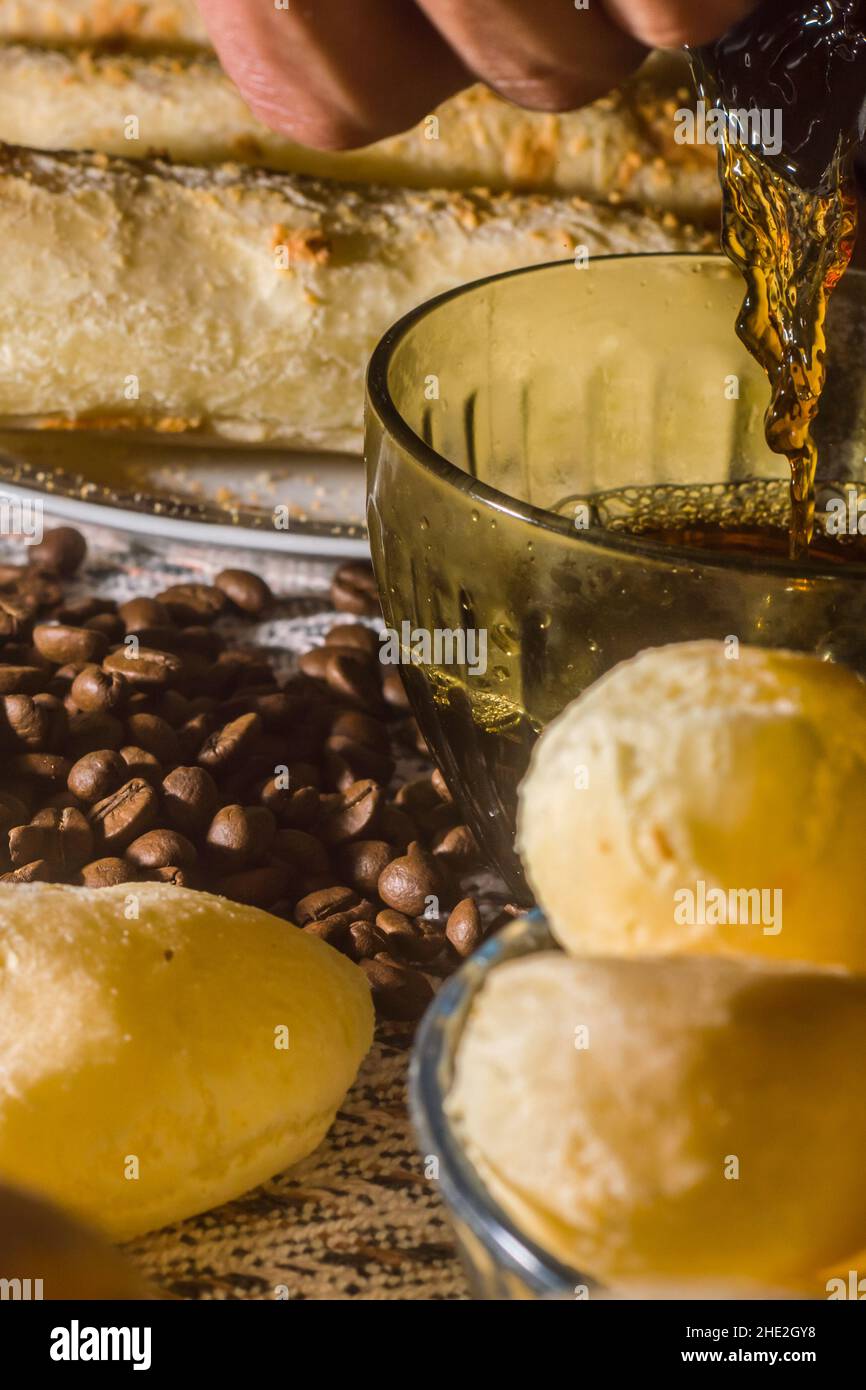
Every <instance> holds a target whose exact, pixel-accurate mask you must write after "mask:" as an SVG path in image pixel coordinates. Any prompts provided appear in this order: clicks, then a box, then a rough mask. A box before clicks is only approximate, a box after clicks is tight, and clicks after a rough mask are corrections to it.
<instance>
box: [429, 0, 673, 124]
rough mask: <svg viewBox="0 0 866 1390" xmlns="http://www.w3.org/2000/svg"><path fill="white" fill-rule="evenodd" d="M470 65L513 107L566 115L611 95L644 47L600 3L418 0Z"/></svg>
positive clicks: (637, 61) (592, 0)
mask: <svg viewBox="0 0 866 1390" xmlns="http://www.w3.org/2000/svg"><path fill="white" fill-rule="evenodd" d="M418 3H419V4H420V6H421V8H422V9H423V10H424V12H425V14H426V15H427V16H428V17H429V19H430V20H431V22H432V23H433V24H435V25H436V28H437V29H438V30H439V32H440V33H441V34H442V35H443V36H444V37H445V38H446V39H447V40H448V42H449V44H450V45H451V47H452V48H453V49H454V50H455V52H457V53H459V55H460V57H461V58H462V60H463V62H464V63H465V64H466V66H467V67H468V68H471V70H472V71H473V72H474V73H475V74H476V75H477V76H478V77H481V78H482V79H483V80H484V81H485V82H486V83H487V84H488V86H490V87H493V88H495V90H496V91H497V92H501V93H502V95H503V96H505V97H508V98H509V99H510V100H511V101H514V102H516V103H517V105H519V106H529V107H533V108H536V109H538V110H544V111H567V110H571V109H573V108H574V107H575V106H582V105H583V104H584V103H585V102H587V101H592V100H593V99H594V98H595V97H598V96H602V95H603V94H604V93H605V92H609V91H610V89H611V87H614V86H616V85H617V83H619V82H621V81H622V79H623V78H624V77H626V76H627V75H628V74H629V73H630V72H633V71H634V69H635V68H636V67H637V66H638V65H639V64H640V63H641V62H642V61H643V59H644V58H645V57H646V49H645V48H643V47H642V45H641V44H640V43H638V42H637V40H636V39H634V38H633V37H632V36H631V35H629V34H626V33H625V32H624V31H623V30H622V29H620V28H619V27H618V25H616V24H615V23H614V22H613V21H612V20H611V19H610V17H609V16H608V15H607V14H606V13H605V12H604V9H603V8H602V5H601V4H600V3H599V0H590V4H589V6H588V7H587V8H586V9H576V8H575V7H574V5H572V4H570V3H568V0H531V3H527V0H418Z"/></svg>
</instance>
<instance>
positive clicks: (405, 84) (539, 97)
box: [198, 0, 753, 149]
mask: <svg viewBox="0 0 866 1390" xmlns="http://www.w3.org/2000/svg"><path fill="white" fill-rule="evenodd" d="M198 3H199V8H200V9H201V12H202V15H203V16H204V19H205V22H206V24H207V26H208V29H209V31H210V34H211V37H212V39H213V42H214V44H215V46H216V49H217V52H218V54H219V57H220V61H221V62H222V64H223V67H224V68H225V69H226V71H227V72H228V74H229V76H230V77H232V78H233V79H234V81H235V82H236V83H237V85H238V87H239V88H240V91H241V94H242V96H243V97H244V99H245V100H246V101H247V103H248V105H249V106H250V107H251V108H252V110H253V111H254V113H255V114H256V115H257V116H258V117H259V119H260V120H262V121H263V122H264V123H265V125H268V126H270V127H271V129H273V130H278V131H281V132H282V133H283V134H285V135H287V136H289V137H291V138H292V139H294V140H297V141H299V142H300V143H301V144H304V145H311V146H313V147H314V148H317V149H343V148H348V147H351V146H356V145H366V144H369V143H371V142H372V141H374V140H379V139H381V138H383V137H384V136H386V135H391V134H394V133H395V132H396V131H399V130H405V129H407V128H408V127H409V126H411V125H414V124H415V123H416V122H417V121H418V120H420V119H421V117H422V116H425V115H427V114H428V113H429V112H430V111H432V110H433V109H434V108H435V107H436V106H438V104H439V103H440V102H441V101H444V100H445V98H446V97H449V96H452V95H453V93H454V92H457V91H460V90H461V88H463V87H466V86H468V85H469V84H470V83H472V82H475V81H478V80H480V81H482V82H486V83H487V84H488V86H490V87H492V88H494V90H495V91H497V92H499V93H501V95H502V96H504V97H507V98H508V99H509V100H511V101H513V102H515V103H516V104H517V105H519V106H526V107H529V108H531V109H533V110H542V111H565V110H571V109H573V108H574V107H576V106H582V105H583V104H584V103H586V102H588V101H592V100H594V99H595V98H596V97H598V96H602V95H603V94H604V93H605V92H607V91H609V90H610V88H611V87H613V86H615V85H616V84H617V83H618V82H621V81H622V79H623V78H624V77H626V76H627V75H628V74H629V73H630V72H632V71H633V70H634V69H635V68H636V67H638V66H639V64H640V63H641V62H642V61H643V59H644V57H645V56H646V53H647V50H648V49H649V48H676V47H679V46H680V45H682V44H684V43H704V42H707V41H709V40H710V39H714V38H717V37H719V35H720V34H722V33H724V31H725V30H726V29H728V28H729V27H730V26H731V25H732V24H734V23H735V22H736V21H737V20H739V19H741V18H742V17H743V16H744V15H745V14H747V13H748V12H749V10H750V9H751V8H752V7H753V6H752V4H751V3H750V0H700V4H698V3H697V0H581V3H585V4H586V8H584V9H579V8H577V0H531V3H527V0H198Z"/></svg>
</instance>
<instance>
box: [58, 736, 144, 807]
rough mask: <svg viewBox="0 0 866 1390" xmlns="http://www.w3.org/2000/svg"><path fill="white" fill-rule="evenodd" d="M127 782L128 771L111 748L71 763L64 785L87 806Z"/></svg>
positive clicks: (98, 750)
mask: <svg viewBox="0 0 866 1390" xmlns="http://www.w3.org/2000/svg"><path fill="white" fill-rule="evenodd" d="M128 780H129V771H128V769H127V766H126V763H125V762H124V761H123V759H122V758H121V756H120V754H119V753H117V752H115V750H114V749H113V748H98V749H97V750H96V751H95V752H93V753H85V755H84V757H83V758H79V759H78V762H77V763H73V765H72V767H71V768H70V770H69V775H68V776H67V779H66V785H67V786H68V788H69V790H70V791H71V792H72V793H73V795H74V796H77V797H78V798H79V799H80V800H81V801H85V802H87V803H88V805H89V804H91V803H92V802H94V801H102V799H103V797H106V796H110V795H111V793H112V792H116V791H117V789H118V788H119V787H121V786H122V785H123V783H124V782H125V781H128Z"/></svg>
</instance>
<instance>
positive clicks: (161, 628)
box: [121, 614, 189, 657]
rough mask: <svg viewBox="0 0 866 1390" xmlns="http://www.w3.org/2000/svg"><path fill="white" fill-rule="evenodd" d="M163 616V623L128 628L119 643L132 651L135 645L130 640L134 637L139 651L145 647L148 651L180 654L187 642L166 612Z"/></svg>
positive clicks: (186, 648)
mask: <svg viewBox="0 0 866 1390" xmlns="http://www.w3.org/2000/svg"><path fill="white" fill-rule="evenodd" d="M165 618H166V621H165V623H162V624H157V625H156V626H155V627H136V628H130V630H129V631H128V632H127V634H126V637H125V638H124V640H123V643H122V644H121V645H122V647H123V649H124V650H125V651H127V650H128V651H134V650H135V647H134V645H133V643H132V641H131V639H132V638H134V639H135V642H137V643H138V649H139V651H140V650H141V649H142V648H143V647H146V648H147V650H148V651H153V652H170V653H171V655H172V656H177V657H180V656H182V655H183V653H184V652H185V651H187V650H188V649H189V643H188V642H184V640H183V635H182V633H181V630H180V628H179V627H175V626H174V625H173V624H172V623H171V622H170V621H169V618H168V614H166V615H165Z"/></svg>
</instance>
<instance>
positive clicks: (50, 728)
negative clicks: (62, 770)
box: [33, 691, 69, 753]
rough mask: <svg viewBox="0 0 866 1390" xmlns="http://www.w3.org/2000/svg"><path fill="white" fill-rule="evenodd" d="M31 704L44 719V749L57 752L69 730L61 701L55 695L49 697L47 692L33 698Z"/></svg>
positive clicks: (67, 717) (67, 718)
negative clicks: (45, 722)
mask: <svg viewBox="0 0 866 1390" xmlns="http://www.w3.org/2000/svg"><path fill="white" fill-rule="evenodd" d="M33 704H34V706H35V707H36V709H38V710H40V711H41V713H42V715H43V716H44V717H45V719H46V721H47V724H46V737H45V747H46V749H47V750H48V751H49V752H52V753H54V752H59V751H60V750H61V748H62V747H63V744H64V743H65V741H66V735H67V732H68V729H69V716H68V715H67V713H66V710H65V708H64V704H63V701H62V700H61V699H60V698H59V697H58V696H57V695H51V694H50V693H49V692H48V691H42V692H41V693H40V694H39V695H34V696H33Z"/></svg>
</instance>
